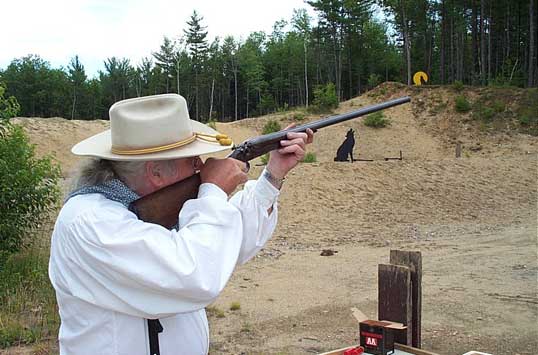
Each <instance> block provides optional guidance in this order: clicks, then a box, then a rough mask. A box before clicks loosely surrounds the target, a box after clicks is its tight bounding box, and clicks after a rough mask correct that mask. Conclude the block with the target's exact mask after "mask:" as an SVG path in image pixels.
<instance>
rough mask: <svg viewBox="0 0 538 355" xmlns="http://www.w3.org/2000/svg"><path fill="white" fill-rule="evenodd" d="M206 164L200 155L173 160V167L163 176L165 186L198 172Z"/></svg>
mask: <svg viewBox="0 0 538 355" xmlns="http://www.w3.org/2000/svg"><path fill="white" fill-rule="evenodd" d="M202 165H204V163H203V162H202V159H200V157H199V156H196V157H190V158H181V159H175V160H173V161H172V166H173V167H174V168H173V169H170V171H169V174H165V175H164V176H163V179H164V186H168V185H171V184H173V183H176V182H178V181H181V180H183V179H186V178H188V177H190V176H192V175H194V174H196V173H197V172H198V171H199V170H200V168H201V167H202Z"/></svg>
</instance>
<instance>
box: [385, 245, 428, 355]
mask: <svg viewBox="0 0 538 355" xmlns="http://www.w3.org/2000/svg"><path fill="white" fill-rule="evenodd" d="M390 263H391V264H393V265H402V266H407V267H408V268H409V270H410V272H411V309H412V312H411V315H412V317H411V324H412V335H413V339H412V343H411V345H412V346H413V347H415V348H418V349H420V347H421V332H422V322H421V318H422V255H421V253H420V252H419V251H403V250H391V251H390Z"/></svg>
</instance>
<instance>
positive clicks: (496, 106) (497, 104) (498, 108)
mask: <svg viewBox="0 0 538 355" xmlns="http://www.w3.org/2000/svg"><path fill="white" fill-rule="evenodd" d="M492 106H493V107H492V108H493V110H494V111H495V112H496V113H501V112H504V110H505V109H506V105H505V104H504V102H502V101H501V100H495V101H494V102H493V105H492Z"/></svg>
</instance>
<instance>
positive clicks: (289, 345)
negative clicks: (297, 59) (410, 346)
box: [211, 155, 538, 354]
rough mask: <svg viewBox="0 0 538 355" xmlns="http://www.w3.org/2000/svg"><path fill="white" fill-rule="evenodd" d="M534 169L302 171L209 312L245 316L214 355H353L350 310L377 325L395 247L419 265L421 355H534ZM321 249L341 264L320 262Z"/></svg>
mask: <svg viewBox="0 0 538 355" xmlns="http://www.w3.org/2000/svg"><path fill="white" fill-rule="evenodd" d="M537 167H538V165H537V159H536V155H533V156H530V157H526V158H525V159H522V160H518V161H513V160H504V161H502V160H501V161H490V160H487V159H474V160H471V161H459V160H455V159H454V160H446V161H442V162H437V161H430V162H414V163H403V164H402V163H400V162H398V163H376V164H371V163H367V164H364V163H362V164H359V163H356V164H353V165H352V164H349V165H347V166H346V165H342V164H337V163H325V164H323V163H322V164H319V165H318V166H303V167H301V168H299V169H298V170H297V172H296V173H295V174H294V175H293V177H292V178H290V179H288V180H289V181H287V186H286V189H285V190H284V191H283V196H282V199H281V201H282V203H281V212H282V213H281V216H280V218H281V224H280V225H279V228H278V229H277V231H276V233H275V235H274V238H273V240H272V241H271V242H270V243H269V245H268V246H267V248H265V250H264V251H263V252H262V253H261V254H260V256H259V257H258V258H256V259H255V260H253V261H252V262H250V263H248V264H246V265H245V266H243V267H242V268H240V269H239V271H238V272H237V273H236V274H235V276H234V278H233V280H232V282H231V283H230V286H229V287H227V289H226V291H225V292H224V294H223V295H222V297H221V298H219V301H218V302H217V303H216V304H215V307H217V308H219V309H222V310H227V309H228V307H229V305H230V304H231V303H232V302H240V304H241V310H240V311H239V312H231V311H227V312H226V317H224V318H211V325H212V333H213V340H214V341H215V342H214V344H213V349H214V353H215V354H220V353H225V354H237V353H241V352H245V353H248V354H251V353H253V352H252V349H256V351H257V352H254V353H259V354H277V353H278V354H303V353H304V354H307V353H312V352H316V351H317V352H321V351H324V350H325V351H326V350H330V349H331V348H338V347H342V346H345V345H347V344H352V343H353V342H354V341H355V340H354V338H355V336H356V324H355V323H354V321H353V318H352V317H351V313H350V311H349V309H350V308H351V307H353V306H358V307H359V308H360V309H362V310H363V311H364V312H365V313H366V314H368V315H370V316H372V317H375V316H376V311H377V303H376V299H377V278H376V277H377V264H379V263H386V262H387V261H388V255H389V250H390V249H391V248H400V249H408V250H421V251H422V253H423V260H424V266H423V268H424V278H423V300H424V305H423V337H424V347H425V348H427V349H431V350H436V351H439V353H441V354H462V353H464V352H466V351H469V350H472V349H476V350H483V351H489V352H491V353H494V354H515V353H519V354H535V353H536V352H535V351H536V349H538V342H537V335H538V332H537V329H536V326H535V324H537V321H538V319H537V316H538V306H537V305H538V295H537V284H536V280H537V276H538V261H537V260H538V259H537V249H536V246H537V239H536V238H537V236H536V233H537V224H536V211H537V208H536V201H537V198H538V195H537V193H536V181H537V180H538V175H537ZM335 171H336V172H338V173H339V176H340V177H339V178H337V179H334V180H336V181H338V183H339V184H340V185H341V186H342V187H341V188H336V189H332V190H331V189H328V187H327V186H325V185H324V184H331V179H330V178H329V175H330V174H335ZM396 178H398V179H399V180H400V182H398V181H396V180H395V179H396ZM334 180H333V181H334ZM301 186H303V187H302V188H301ZM305 186H309V187H310V190H311V192H310V193H309V192H308V188H307V187H305ZM329 195H331V196H332V197H333V198H329ZM322 249H333V250H337V251H338V253H337V254H335V255H334V256H331V257H322V256H320V251H321V250H322ZM522 324H526V325H527V327H519V326H518V325H522Z"/></svg>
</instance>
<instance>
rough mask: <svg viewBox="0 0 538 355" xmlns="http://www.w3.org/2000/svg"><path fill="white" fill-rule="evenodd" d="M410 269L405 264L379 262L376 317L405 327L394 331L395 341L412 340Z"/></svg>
mask: <svg viewBox="0 0 538 355" xmlns="http://www.w3.org/2000/svg"><path fill="white" fill-rule="evenodd" d="M411 313H412V312H411V271H410V270H409V268H408V267H406V266H399V265H386V264H379V270H378V310H377V314H378V319H379V320H388V321H393V322H399V323H402V324H404V325H406V326H407V329H405V330H402V331H395V332H394V341H395V342H396V343H400V344H404V345H410V344H411V341H412V316H411Z"/></svg>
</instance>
